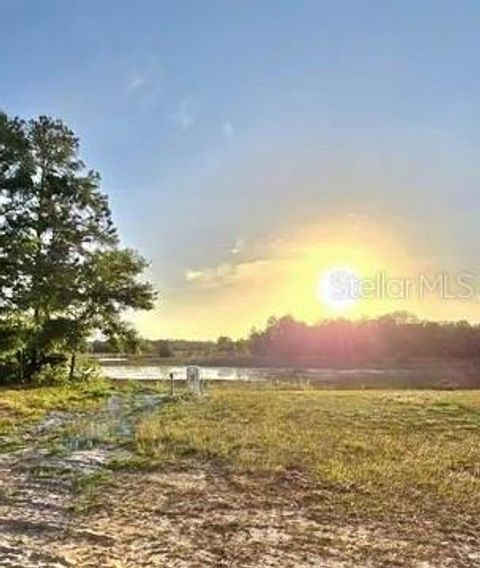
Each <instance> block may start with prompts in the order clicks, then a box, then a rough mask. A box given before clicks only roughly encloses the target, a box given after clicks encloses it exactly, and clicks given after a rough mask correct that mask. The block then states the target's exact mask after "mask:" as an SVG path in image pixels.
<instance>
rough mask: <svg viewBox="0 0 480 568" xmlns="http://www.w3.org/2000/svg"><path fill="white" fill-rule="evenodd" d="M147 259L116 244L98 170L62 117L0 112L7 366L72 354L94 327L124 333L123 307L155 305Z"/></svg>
mask: <svg viewBox="0 0 480 568" xmlns="http://www.w3.org/2000/svg"><path fill="white" fill-rule="evenodd" d="M145 267H146V262H145V260H144V259H143V258H142V257H141V256H139V255H138V254H137V253H136V252H135V251H132V250H129V249H122V248H120V245H119V239H118V235H117V231H116V229H115V227H114V225H113V222H112V218H111V212H110V208H109V205H108V199H107V197H106V195H105V194H103V193H102V192H101V190H100V176H99V174H98V173H97V172H95V171H92V170H87V169H86V167H85V165H84V163H83V162H82V161H81V160H80V158H79V141H78V138H77V137H76V136H75V134H74V133H73V132H72V131H71V130H70V129H69V128H68V127H67V126H65V125H64V124H63V122H61V121H60V120H54V119H51V118H48V117H45V116H41V117H39V118H38V119H35V120H30V121H28V122H26V121H23V120H20V119H18V118H14V119H10V118H8V117H7V116H6V115H5V114H2V113H0V357H2V343H4V344H5V348H4V349H3V354H4V358H6V357H7V353H8V357H9V359H10V365H9V367H8V368H9V369H10V368H11V366H12V362H11V360H12V356H13V358H14V359H15V360H16V361H17V367H18V369H19V371H18V372H19V374H21V376H23V377H25V378H27V379H28V378H29V377H31V376H32V375H33V374H34V373H35V372H36V371H38V370H39V369H40V368H41V366H42V365H43V364H44V363H45V362H46V361H48V356H49V355H50V354H51V353H53V352H59V351H63V352H68V353H70V354H71V355H72V361H74V357H75V353H76V352H77V351H78V350H79V349H81V347H82V345H83V343H84V342H85V341H86V339H87V338H88V337H89V336H91V335H92V334H93V333H94V332H95V331H99V332H102V333H104V334H105V335H107V336H108V337H110V338H111V339H112V340H114V341H122V340H130V339H131V337H132V330H131V329H130V328H129V327H128V325H126V324H125V322H124V321H123V320H122V318H121V316H122V313H123V312H124V311H125V310H127V309H151V308H152V307H153V301H154V292H153V289H152V287H151V285H150V284H149V283H147V282H145V281H143V280H142V278H141V275H142V272H143V270H144V269H145ZM7 348H8V349H7ZM12 354H13V355H12ZM0 372H1V371H0ZM72 372H73V365H72Z"/></svg>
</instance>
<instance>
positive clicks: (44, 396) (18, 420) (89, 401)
mask: <svg viewBox="0 0 480 568" xmlns="http://www.w3.org/2000/svg"><path fill="white" fill-rule="evenodd" d="M111 388H112V387H111V386H110V384H109V383H108V382H106V381H103V380H100V379H96V380H92V381H88V382H85V383H81V384H72V385H66V386H45V387H31V388H14V387H3V388H0V435H1V434H5V433H8V432H11V431H12V430H14V429H16V428H18V427H19V426H22V425H25V424H27V423H30V422H34V421H36V420H39V419H41V418H43V417H44V416H45V415H46V414H47V413H48V412H52V411H75V410H92V409H94V408H95V407H96V406H98V405H99V404H100V402H101V401H102V400H103V399H104V398H105V397H106V396H108V395H109V393H110V391H111Z"/></svg>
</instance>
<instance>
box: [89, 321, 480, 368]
mask: <svg viewBox="0 0 480 568" xmlns="http://www.w3.org/2000/svg"><path fill="white" fill-rule="evenodd" d="M92 348H93V351H94V352H103V353H105V352H108V345H107V344H104V343H102V342H95V343H94V344H93V345H92ZM142 351H143V353H144V354H145V355H150V356H155V357H165V358H172V357H175V358H177V359H190V360H191V359H195V358H198V359H204V358H212V359H215V358H217V359H222V360H224V361H228V360H229V359H231V360H240V359H241V360H243V361H248V360H252V361H256V362H261V361H262V360H263V361H268V362H269V363H272V362H278V363H292V364H295V363H304V364H305V363H307V364H308V363H312V364H336V365H337V364H338V365H348V364H352V365H353V364H362V363H363V364H368V363H372V362H376V363H380V362H397V363H408V362H417V361H422V360H432V359H434V360H437V361H438V360H464V361H468V360H477V359H478V360H480V326H479V325H471V324H470V323H468V322H467V321H458V322H433V321H426V320H419V319H418V318H416V317H415V316H413V315H411V314H408V313H405V312H397V313H393V314H389V315H384V316H381V317H379V318H376V319H364V320H359V321H350V320H346V319H336V320H325V321H321V322H319V323H316V324H314V325H309V324H306V323H304V322H301V321H298V320H296V319H294V318H293V317H292V316H289V315H287V316H284V317H280V318H275V317H272V318H270V319H269V320H268V322H267V324H266V326H265V328H264V329H262V330H256V329H253V330H252V331H251V333H250V335H249V336H248V338H246V339H240V340H233V339H231V338H229V337H226V336H222V337H220V338H218V340H217V341H216V342H215V341H184V340H157V341H150V340H144V341H143V343H142Z"/></svg>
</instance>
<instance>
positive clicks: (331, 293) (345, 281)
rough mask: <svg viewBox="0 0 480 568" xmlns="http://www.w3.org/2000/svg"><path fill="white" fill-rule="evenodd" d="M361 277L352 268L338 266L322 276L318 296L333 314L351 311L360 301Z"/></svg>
mask: <svg viewBox="0 0 480 568" xmlns="http://www.w3.org/2000/svg"><path fill="white" fill-rule="evenodd" d="M359 292H360V276H359V275H358V273H357V272H356V271H355V270H353V269H352V268H349V267H345V266H336V267H334V268H330V269H329V270H327V271H325V272H323V273H322V274H321V275H320V278H319V280H318V285H317V294H318V298H319V300H320V302H321V303H322V304H324V305H325V306H326V307H327V308H328V309H329V310H331V311H333V312H344V311H348V310H349V309H351V308H352V307H353V306H354V305H355V304H356V303H357V302H358V300H359Z"/></svg>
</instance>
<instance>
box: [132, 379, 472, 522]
mask: <svg viewBox="0 0 480 568" xmlns="http://www.w3.org/2000/svg"><path fill="white" fill-rule="evenodd" d="M479 434H480V394H479V393H478V392H447V393H445V392H442V393H439V392H433V391H428V392H414V391H403V392H386V391H368V392H359V391H347V392H328V391H313V390H304V391H295V390H280V391H278V390H273V389H272V390H270V391H266V390H264V389H262V390H256V389H253V388H252V389H246V388H242V389H238V390H236V389H219V390H214V391H213V392H211V393H210V396H209V397H208V398H207V399H205V400H202V401H200V402H197V401H183V402H179V403H177V404H173V405H168V406H166V407H165V408H163V409H162V410H160V411H158V412H157V413H155V414H153V415H151V416H149V417H146V418H144V419H143V420H142V421H141V422H140V423H139V424H138V426H137V429H136V433H135V445H136V449H137V451H138V452H139V453H140V454H142V455H144V456H146V457H149V458H152V459H157V460H160V461H166V462H170V463H179V462H181V461H188V460H192V459H194V460H200V461H214V462H215V463H216V464H220V465H222V466H224V467H226V468H228V469H231V470H234V471H244V472H245V471H246V472H250V473H261V474H272V473H276V472H277V473H278V472H281V471H287V470H292V469H293V470H297V471H299V472H301V473H303V474H305V475H307V476H308V477H309V478H311V479H312V480H314V481H315V482H316V483H318V484H319V485H320V486H322V487H324V488H326V489H328V491H329V492H330V494H331V495H334V496H336V497H338V498H340V499H342V500H345V501H346V502H349V503H350V504H353V505H355V506H358V507H359V508H363V507H368V508H369V509H372V508H375V509H385V508H389V509H391V508H396V509H397V510H403V509H411V508H413V509H422V510H426V509H431V510H432V511H434V510H435V508H436V507H438V506H446V507H453V508H454V509H455V508H461V509H462V511H467V510H472V511H474V510H477V511H478V510H479V507H480V445H479Z"/></svg>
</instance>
